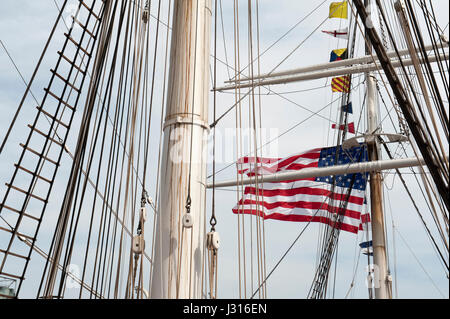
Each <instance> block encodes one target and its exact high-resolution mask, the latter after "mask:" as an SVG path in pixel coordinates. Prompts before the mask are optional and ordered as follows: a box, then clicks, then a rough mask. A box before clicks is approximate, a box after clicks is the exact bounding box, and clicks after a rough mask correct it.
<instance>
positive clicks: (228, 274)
mask: <svg viewBox="0 0 450 319" xmlns="http://www.w3.org/2000/svg"><path fill="white" fill-rule="evenodd" d="M56 2H57V3H58V4H60V3H61V2H62V1H56ZM72 2H73V1H72ZM330 2H331V1H325V2H323V4H322V1H318V0H316V1H293V0H278V1H274V0H261V1H259V7H258V10H259V21H260V30H259V34H260V38H259V40H260V42H259V46H260V50H261V52H264V54H263V55H262V56H261V59H260V68H261V70H260V71H261V73H267V72H271V71H273V70H275V69H276V70H277V71H279V70H287V69H292V68H299V67H304V66H310V65H314V64H321V63H326V62H328V59H329V54H330V51H331V50H333V49H336V48H340V47H344V46H345V45H346V43H345V42H344V41H343V40H337V39H335V38H332V37H329V36H326V35H324V34H322V33H321V32H320V31H321V30H334V29H338V28H342V27H345V26H346V23H347V22H346V21H344V20H341V19H327V15H328V5H329V3H330ZM432 2H433V5H434V6H435V11H436V13H437V22H438V24H439V25H440V26H441V27H442V29H444V28H445V27H446V26H448V21H449V18H448V12H449V10H448V9H449V8H448V7H449V3H448V1H441V0H437V1H432ZM246 3H247V2H245V3H244V2H241V3H240V7H239V8H240V20H239V21H240V24H239V25H240V28H241V29H240V41H241V48H240V55H241V66H242V67H244V66H246V65H247V64H248V60H249V59H248V37H247V32H248V28H247V21H248V20H247V6H246ZM389 3H390V2H389ZM163 5H164V6H163V10H162V12H163V13H162V16H163V17H164V18H163V19H162V20H163V21H167V17H166V15H165V14H167V2H165V1H163ZM155 7H156V6H154V7H153V8H152V14H153V15H154V16H155V15H156V8H155ZM222 9H223V10H222V11H223V12H222V13H223V22H222V19H221V18H220V17H219V23H220V26H219V29H218V34H219V36H218V53H217V57H218V59H219V60H220V61H221V62H219V63H218V85H219V86H220V85H221V84H223V83H224V82H225V81H226V80H228V79H229V76H228V75H229V72H231V76H233V71H232V70H231V69H227V67H226V66H225V65H224V64H223V63H222V62H225V61H228V64H229V65H231V66H234V63H235V62H234V47H233V41H234V32H233V6H232V1H229V0H224V1H222ZM254 9H255V8H254ZM310 12H313V13H312V14H311V15H308V14H309V13H310ZM56 15H57V9H56V6H55V3H54V1H53V0H40V1H31V0H27V1H25V0H23V1H15V0H3V1H2V5H1V8H0V40H1V41H2V43H3V44H4V45H5V47H6V48H7V50H8V51H9V54H10V55H11V57H12V58H13V60H14V62H15V64H16V66H17V67H18V69H19V70H20V72H22V75H23V77H24V78H25V79H26V80H28V79H30V77H31V74H32V72H33V70H34V67H35V65H36V63H37V61H38V58H39V55H40V52H41V51H42V49H43V47H44V45H45V42H46V40H47V37H48V34H49V32H50V30H51V27H52V25H53V23H54V20H55V18H56ZM68 15H69V12H65V14H64V16H65V18H67V16H68ZM152 21H153V22H154V19H153V20H152ZM300 21H301V22H300ZM299 22H300V23H299ZM222 23H223V29H222V27H221V26H222ZM297 24H298V25H297ZM295 25H297V26H296V27H295V28H293V29H292V31H290V32H289V33H288V34H287V35H286V36H284V37H283V38H282V39H281V40H280V41H278V40H279V39H280V37H281V36H282V35H284V34H285V33H286V32H287V31H288V30H290V29H291V28H292V27H293V26H295ZM164 31H166V30H164ZM63 32H64V27H63V26H62V25H59V27H58V28H57V31H56V33H55V41H53V42H52V43H51V45H50V47H49V49H48V52H49V54H48V56H47V57H46V58H45V59H44V60H43V63H42V68H41V69H42V71H41V72H39V73H38V75H37V77H36V80H35V82H34V85H33V86H32V91H33V93H34V94H36V96H37V97H38V100H39V97H40V96H42V93H43V90H42V89H43V88H44V87H45V86H46V83H47V82H48V78H49V76H50V73H49V72H48V70H49V69H50V68H52V66H53V65H54V61H55V59H56V51H57V50H58V49H59V48H60V46H61V41H62V39H63ZM169 34H170V32H169ZM254 34H256V30H254ZM446 34H447V36H448V28H447V30H446ZM164 35H165V34H164ZM274 43H275V44H274ZM254 45H255V50H256V43H255V44H254ZM266 49H267V51H266ZM162 54H163V52H162V50H160V52H159V57H162ZM363 54H364V45H363V43H362V42H361V40H358V41H357V43H356V50H355V56H360V55H363ZM286 57H288V58H286ZM285 58H286V59H285ZM211 62H213V59H211ZM281 62H282V63H281ZM158 70H159V72H160V73H162V67H161V66H160V68H159V69H158ZM156 81H157V83H158V85H157V87H159V88H161V84H162V79H161V78H160V77H159V76H158V77H157V79H156ZM329 83H330V79H320V80H314V81H310V82H299V83H294V84H288V85H278V86H271V87H270V89H271V90H272V91H271V94H267V93H268V91H267V90H266V89H262V90H261V91H260V92H261V94H262V95H261V110H262V111H261V112H262V113H261V127H262V128H263V130H262V132H264V133H265V134H266V136H263V137H262V138H263V140H264V139H266V140H267V141H269V140H271V139H272V138H273V137H277V136H278V135H279V134H281V133H283V132H285V131H286V130H287V129H288V128H291V127H294V128H293V129H292V130H291V131H289V132H288V133H286V134H283V135H282V136H281V137H280V138H279V139H277V140H276V141H274V142H272V143H270V144H269V145H268V146H267V147H265V148H263V149H262V154H263V155H264V156H273V157H278V156H280V157H284V156H288V155H289V154H292V153H298V152H301V151H304V150H308V149H311V148H316V147H322V146H327V145H332V144H333V143H334V142H335V140H336V132H335V131H333V130H331V129H330V126H331V123H330V122H333V121H336V116H337V112H336V109H337V107H338V103H337V102H334V103H333V101H334V100H335V99H336V97H337V96H336V95H333V94H332V93H331V90H330V88H329ZM356 83H357V84H359V85H360V89H357V90H355V94H354V96H353V100H352V102H353V105H354V108H355V112H354V120H355V123H361V125H360V126H359V127H360V131H361V132H362V131H364V129H365V121H364V115H363V116H362V118H361V119H359V118H357V116H359V114H361V112H363V111H362V105H363V99H364V90H363V87H364V85H363V77H359V78H357V82H356ZM24 89H25V85H24V83H23V82H22V80H21V78H20V77H19V75H18V73H17V70H16V69H15V67H14V65H13V64H12V62H11V60H10V58H9V57H8V55H7V54H6V52H5V50H4V48H3V47H0V105H1V109H2V111H3V112H2V116H1V117H0V138H3V136H4V134H5V132H6V129H7V127H8V125H9V123H10V121H11V120H12V117H13V114H14V112H15V110H16V108H17V106H18V104H19V102H20V99H21V97H22V94H23V92H24ZM160 91H162V90H160ZM382 91H383V93H384V92H385V91H384V89H382ZM274 92H276V93H279V94H280V95H276V94H273V93H274ZM258 93H259V91H258ZM384 96H386V95H385V94H384ZM212 97H213V96H212V93H211V94H210V100H211V101H212ZM234 98H235V97H234V95H233V94H230V93H218V104H217V113H218V114H222V113H223V112H224V111H226V110H227V109H228V108H229V107H230V106H231V105H233V104H234ZM379 102H381V101H379ZM447 102H448V101H447ZM248 103H249V102H248V100H246V101H245V102H244V104H245V105H248ZM34 104H35V103H34V102H33V100H32V99H28V100H27V101H26V103H25V105H24V111H23V112H22V113H21V114H20V116H19V118H18V121H17V125H16V127H15V129H14V131H13V134H12V135H11V138H10V140H9V141H8V144H7V147H6V148H5V151H4V152H3V153H2V154H0V163H1V165H0V195H1V196H3V194H4V192H5V186H4V182H7V181H8V180H9V178H10V175H11V169H12V167H13V166H12V165H13V163H15V161H16V160H17V157H18V152H19V147H18V144H19V143H20V142H23V139H24V133H25V132H26V133H28V131H27V128H26V124H27V123H30V121H31V120H32V119H33V118H34V116H35V112H36V110H35V108H34V107H35V105H34ZM159 104H161V105H162V94H157V96H156V97H155V105H159ZM379 105H380V107H379V108H380V112H381V115H382V116H381V117H382V119H383V131H384V132H387V133H388V132H392V131H393V130H394V127H393V126H392V125H391V124H390V122H389V120H388V117H387V116H386V114H387V112H386V108H384V106H382V103H379ZM326 106H327V107H326ZM322 108H323V110H322ZM161 109H162V107H161V106H160V107H158V108H156V109H155V114H154V121H155V122H158V121H159V117H160V114H161ZM388 109H389V106H388ZM319 110H320V112H319ZM391 111H392V110H391ZM79 113H81V112H79ZM314 113H315V115H313V114H314ZM362 114H364V113H362ZM80 118H81V115H80V114H78V115H77V116H76V117H75V122H74V126H76V125H79V124H80ZM210 119H212V110H210ZM243 119H246V120H248V113H247V112H246V110H245V108H244V110H243ZM234 128H235V116H234V112H231V113H230V114H228V115H227V116H225V117H224V119H223V120H222V121H221V122H220V123H219V125H218V126H217V131H218V136H219V137H220V138H219V141H220V142H223V143H218V154H219V155H218V161H217V167H216V170H217V171H218V170H220V169H222V168H225V167H228V166H229V164H231V163H232V161H233V160H234V159H235V157H236V148H235V146H234V140H233V135H231V136H230V134H229V133H230V132H231V131H233V129H234ZM159 130H160V128H159V127H158V125H154V126H153V129H152V131H151V134H152V136H153V139H155V140H159V134H160V131H159ZM75 143H76V134H72V135H71V139H70V141H69V144H68V146H69V148H70V149H74V148H75ZM153 147H154V148H153V149H157V144H156V143H155V144H153ZM394 149H395V148H394ZM221 155H222V156H221ZM241 155H245V154H241ZM156 159H157V152H156V151H155V152H152V154H151V161H150V163H151V165H150V171H151V173H150V178H149V180H151V181H152V182H151V186H150V189H151V194H155V184H154V181H155V180H156V174H157V167H156V162H157V160H156ZM70 165H71V160H70V158H68V157H67V156H66V157H65V158H63V163H62V166H61V171H60V173H59V174H60V175H61V176H62V177H61V179H58V180H57V186H56V187H55V188H56V189H57V190H56V191H55V194H54V195H53V198H54V201H52V202H51V203H50V205H49V209H48V211H49V213H48V214H47V215H46V216H45V219H44V223H43V226H42V230H41V233H40V236H39V238H38V239H39V240H38V245H40V247H41V248H43V249H44V250H45V249H46V248H47V247H48V245H49V239H48V237H49V236H45V235H48V234H49V233H52V229H53V228H54V225H55V223H56V212H57V211H58V209H59V204H60V202H59V201H58V199H59V200H60V199H62V197H63V195H64V194H63V193H62V191H60V190H59V189H65V183H66V182H65V180H64V178H63V176H67V174H68V172H69V171H70ZM404 172H405V173H408V171H407V170H404ZM211 173H212V167H211V165H209V167H208V175H210V174H211ZM391 173H392V172H391ZM235 174H236V172H235V169H234V165H231V166H230V167H228V168H226V169H224V170H223V171H222V172H220V173H218V174H217V175H216V180H218V181H220V180H229V179H233V178H235ZM405 179H406V180H407V182H408V185H410V186H411V190H412V193H413V194H419V193H420V191H419V189H418V188H417V185H416V184H415V183H414V180H413V177H412V176H411V175H408V174H405ZM384 196H385V203H384V209H385V213H386V229H387V230H388V255H389V266H390V269H391V273H392V275H393V278H394V284H395V288H394V297H397V296H398V298H448V295H449V288H448V278H446V276H445V273H444V271H443V268H442V266H441V264H440V263H439V261H438V258H437V257H436V254H435V252H434V251H433V248H432V245H431V243H430V240H429V239H428V238H427V236H426V235H425V231H424V228H423V226H422V225H421V224H420V221H419V218H418V216H417V214H416V213H415V211H414V208H413V206H412V204H411V203H410V202H409V201H407V200H405V199H406V198H407V197H406V194H405V192H404V190H403V188H402V186H401V183H400V181H399V179H398V177H396V176H395V175H394V174H387V175H386V176H385V180H384ZM417 197H418V198H420V196H417ZM236 201H237V199H236V193H235V192H234V191H233V189H227V190H217V191H216V215H217V221H218V224H217V226H216V229H217V231H218V232H219V233H220V235H221V248H220V250H219V260H220V262H219V269H218V289H219V298H238V297H239V294H238V291H239V287H238V266H237V247H238V243H237V220H236V216H234V215H233V214H232V212H231V209H232V208H233V206H234V205H235V203H236ZM419 207H420V208H421V209H423V210H424V211H425V210H426V206H425V203H424V202H423V201H420V200H419ZM210 212H211V191H208V194H207V214H208V216H209V214H210ZM424 215H425V219H426V221H427V223H428V224H429V225H432V221H431V217H430V216H429V214H428V213H427V214H425V213H424ZM304 227H305V224H303V223H290V222H279V221H266V222H265V232H266V234H265V235H266V267H267V272H269V271H270V270H272V269H273V267H274V266H275V265H276V264H277V262H278V261H279V259H280V258H281V256H282V255H283V254H284V252H285V251H286V250H287V249H288V247H289V246H290V245H291V244H292V242H293V241H294V239H295V238H296V237H297V236H298V234H299V233H300V231H301V230H302V229H303V228H304ZM394 228H395V232H394V233H393V231H392V230H393V229H394ZM433 231H434V232H435V229H433ZM319 233H320V225H316V224H311V225H310V226H309V227H308V228H307V229H306V231H305V233H304V234H303V235H302V236H301V237H300V239H299V240H298V242H296V244H295V245H294V246H293V249H292V250H291V251H290V252H289V254H287V255H286V257H285V259H284V260H283V262H282V263H280V265H279V266H278V268H277V269H276V270H275V271H274V272H273V274H272V276H271V277H270V278H269V279H268V282H267V285H268V297H269V298H289V299H290V298H306V296H307V293H308V290H309V288H310V286H311V283H312V278H313V275H314V271H315V266H316V260H317V256H316V254H317V242H318V238H319ZM393 234H394V235H393ZM247 235H248V234H247ZM248 236H249V235H248ZM360 236H361V235H359V236H356V235H353V234H349V233H345V232H342V233H341V239H340V242H339V250H338V257H337V268H336V269H337V272H336V279H335V280H336V285H335V292H334V297H335V298H344V297H345V296H346V295H347V293H348V292H349V289H350V287H351V282H352V280H354V286H353V288H352V289H351V290H350V292H349V293H348V297H349V298H362V299H365V298H367V297H368V292H367V288H366V285H365V276H366V272H365V266H367V262H366V260H365V259H364V256H363V255H361V254H360V252H359V251H358V243H359V242H360V241H361V237H360ZM1 239H2V238H1V237H0V240H1ZM247 245H249V241H248V242H247ZM253 248H254V247H253ZM249 251H250V250H248V252H249ZM247 258H248V260H251V258H255V256H253V257H252V256H251V255H250V254H249V255H248V256H247ZM32 260H33V262H32V263H31V265H30V269H29V271H28V275H27V278H29V279H28V280H27V281H26V286H25V288H26V289H24V290H23V292H22V295H23V297H25V298H34V297H35V293H34V291H35V289H36V287H37V285H38V284H39V280H40V275H41V272H42V265H43V261H42V258H41V257H40V256H38V255H36V254H33V259H32ZM358 260H359V261H358ZM255 263H256V262H255ZM247 266H248V265H247ZM255 269H256V268H255ZM254 272H256V270H254ZM250 273H251V272H250V268H248V269H247V274H248V277H250ZM332 274H333V276H334V275H335V274H334V271H333V272H332ZM256 285H257V281H256V280H254V281H253V282H252V281H251V280H250V279H249V278H248V282H247V292H246V295H247V296H249V295H250V294H251V291H254V290H255V288H256ZM69 296H70V295H69Z"/></svg>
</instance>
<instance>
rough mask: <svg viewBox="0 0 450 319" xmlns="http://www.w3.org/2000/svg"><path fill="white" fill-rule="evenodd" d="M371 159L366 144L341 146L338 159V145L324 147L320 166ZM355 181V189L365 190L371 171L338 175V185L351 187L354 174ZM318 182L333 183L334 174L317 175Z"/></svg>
mask: <svg viewBox="0 0 450 319" xmlns="http://www.w3.org/2000/svg"><path fill="white" fill-rule="evenodd" d="M368 160H369V158H368V154H367V148H366V146H365V145H361V146H358V147H352V148H350V149H342V147H341V146H339V158H338V159H337V163H335V161H336V147H327V148H323V149H322V151H321V152H320V159H319V164H318V166H319V167H330V166H334V165H345V164H351V163H358V162H367V161H368ZM354 175H356V176H355V181H354V182H353V189H358V190H362V191H364V190H365V189H366V182H367V179H368V176H369V173H356V174H345V175H336V186H340V187H347V188H349V187H350V186H351V185H352V180H353V176H354ZM315 181H316V182H322V183H328V184H333V176H322V177H316V179H315Z"/></svg>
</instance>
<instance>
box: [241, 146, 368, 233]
mask: <svg viewBox="0 0 450 319" xmlns="http://www.w3.org/2000/svg"><path fill="white" fill-rule="evenodd" d="M337 149H338V150H339V151H338V157H337V158H336V150H337ZM336 160H337V165H345V164H350V163H357V162H365V161H367V160H368V156H367V149H366V147H365V146H364V145H361V146H359V147H354V148H351V149H342V147H339V148H336V147H327V148H317V149H313V150H309V151H306V152H303V153H300V154H295V155H292V156H289V157H285V158H255V157H243V158H240V159H239V160H238V162H237V166H238V173H239V174H246V175H247V176H254V175H255V174H258V175H259V176H261V175H269V174H274V173H279V172H288V171H293V170H301V169H304V168H307V167H329V166H333V165H336V164H335V163H336ZM367 176H368V174H367V173H364V174H361V173H356V174H346V175H336V176H335V177H334V178H333V176H324V177H315V178H314V177H312V178H306V179H300V180H291V181H282V182H270V183H261V184H259V185H258V191H257V189H256V187H255V185H251V186H246V187H245V189H244V195H243V198H242V199H241V200H240V201H239V203H238V204H237V205H236V206H235V207H234V208H233V213H235V214H253V215H257V216H261V217H263V218H264V219H277V220H284V221H294V222H309V221H311V222H320V223H325V224H328V225H335V220H336V218H333V214H334V216H337V215H336V214H337V213H338V212H339V214H341V215H344V216H343V219H342V221H341V223H340V226H339V228H340V229H342V230H344V231H349V232H352V233H357V232H358V230H359V229H361V228H362V227H361V226H362V225H361V212H362V210H363V206H364V197H365V192H366V181H367ZM333 183H334V187H332V185H333Z"/></svg>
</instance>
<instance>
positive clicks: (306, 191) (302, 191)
mask: <svg viewBox="0 0 450 319" xmlns="http://www.w3.org/2000/svg"><path fill="white" fill-rule="evenodd" d="M258 191H259V192H258V193H259V196H263V197H273V196H295V195H317V196H326V197H328V198H331V199H335V200H340V201H341V200H346V199H347V194H339V193H333V192H331V191H329V190H326V189H321V188H315V187H299V188H290V189H264V188H259V189H258ZM258 193H257V192H256V188H255V187H252V186H247V187H246V188H245V191H244V194H245V195H247V194H250V195H255V196H257V194H258ZM348 202H349V203H353V204H357V205H362V204H364V198H362V197H358V196H348Z"/></svg>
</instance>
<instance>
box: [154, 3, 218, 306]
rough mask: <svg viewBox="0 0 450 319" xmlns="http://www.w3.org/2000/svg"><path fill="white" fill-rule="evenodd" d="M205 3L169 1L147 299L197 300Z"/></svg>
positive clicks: (205, 95) (202, 195) (202, 191)
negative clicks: (166, 73) (167, 67)
mask: <svg viewBox="0 0 450 319" xmlns="http://www.w3.org/2000/svg"><path fill="white" fill-rule="evenodd" d="M210 4H211V1H210V0H183V1H178V0H177V1H174V13H173V28H172V47H171V56H170V63H171V66H170V73H169V87H168V92H167V94H168V100H167V106H166V118H165V123H164V128H163V130H164V145H163V157H162V167H161V171H160V174H161V175H160V180H161V187H160V194H161V195H160V200H159V205H158V211H157V212H158V213H157V214H158V216H157V218H158V221H157V225H156V236H155V255H154V260H153V273H152V286H151V298H201V297H202V295H201V294H202V282H203V279H204V278H203V277H202V273H203V267H202V265H203V260H204V257H203V253H204V247H205V206H206V157H205V156H204V154H205V153H206V141H207V136H208V130H209V126H208V124H207V123H208V99H209V89H210V88H209V78H208V70H209V54H210V29H211V11H212V10H211V6H210ZM189 195H190V196H189ZM188 197H190V204H189V203H187V201H188ZM186 206H190V207H189V208H186ZM188 211H190V212H189V214H187V212H188Z"/></svg>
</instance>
